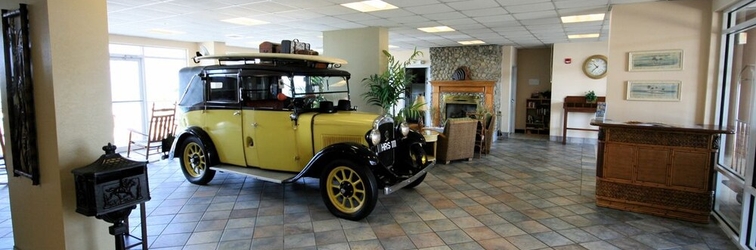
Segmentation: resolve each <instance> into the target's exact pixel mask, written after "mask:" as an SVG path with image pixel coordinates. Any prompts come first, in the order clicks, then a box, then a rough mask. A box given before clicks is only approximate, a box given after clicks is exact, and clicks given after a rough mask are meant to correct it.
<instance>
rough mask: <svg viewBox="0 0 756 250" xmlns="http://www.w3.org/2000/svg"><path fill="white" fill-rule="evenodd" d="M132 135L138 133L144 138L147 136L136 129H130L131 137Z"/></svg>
mask: <svg viewBox="0 0 756 250" xmlns="http://www.w3.org/2000/svg"><path fill="white" fill-rule="evenodd" d="M131 133H137V134H140V135H143V136H147V134H145V133H142V132H139V131H136V130H134V129H129V136H130V135H131Z"/></svg>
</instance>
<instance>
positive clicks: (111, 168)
mask: <svg viewBox="0 0 756 250" xmlns="http://www.w3.org/2000/svg"><path fill="white" fill-rule="evenodd" d="M102 149H103V150H105V154H104V155H102V156H100V158H99V159H97V160H96V161H95V162H93V163H92V164H89V165H87V166H84V167H81V168H77V169H74V170H73V171H71V172H72V173H73V174H74V181H75V183H76V212H78V213H80V214H83V215H86V216H97V217H98V218H99V217H100V216H102V215H106V214H108V213H111V212H118V211H119V210H122V209H128V210H131V209H134V207H135V206H136V205H137V204H139V203H142V202H145V201H149V200H150V189H149V185H148V184H147V162H139V161H132V160H129V159H126V158H124V157H122V156H121V155H120V154H117V153H115V149H116V147H115V146H113V145H111V144H110V143H108V145H107V146H104V147H102Z"/></svg>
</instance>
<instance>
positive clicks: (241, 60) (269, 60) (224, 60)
mask: <svg viewBox="0 0 756 250" xmlns="http://www.w3.org/2000/svg"><path fill="white" fill-rule="evenodd" d="M192 60H194V62H195V63H199V62H200V61H203V60H212V61H215V62H216V63H217V65H274V66H283V65H287V66H300V67H307V68H320V69H327V68H340V67H341V65H344V64H347V61H346V60H344V59H340V58H335V57H326V56H315V55H301V54H282V53H239V54H228V55H210V56H196V57H193V58H192Z"/></svg>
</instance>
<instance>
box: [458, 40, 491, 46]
mask: <svg viewBox="0 0 756 250" xmlns="http://www.w3.org/2000/svg"><path fill="white" fill-rule="evenodd" d="M458 43H459V44H462V45H474V44H484V43H486V42H484V41H481V40H471V41H459V42H458Z"/></svg>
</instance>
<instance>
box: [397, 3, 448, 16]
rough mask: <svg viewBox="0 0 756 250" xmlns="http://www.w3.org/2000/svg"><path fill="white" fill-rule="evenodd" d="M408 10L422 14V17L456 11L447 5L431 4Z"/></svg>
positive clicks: (408, 8)
mask: <svg viewBox="0 0 756 250" xmlns="http://www.w3.org/2000/svg"><path fill="white" fill-rule="evenodd" d="M406 10H408V11H410V12H412V13H415V14H421V15H422V14H433V13H444V12H451V11H454V9H452V8H450V7H449V6H447V5H446V4H430V5H423V6H415V7H407V8H406Z"/></svg>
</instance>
